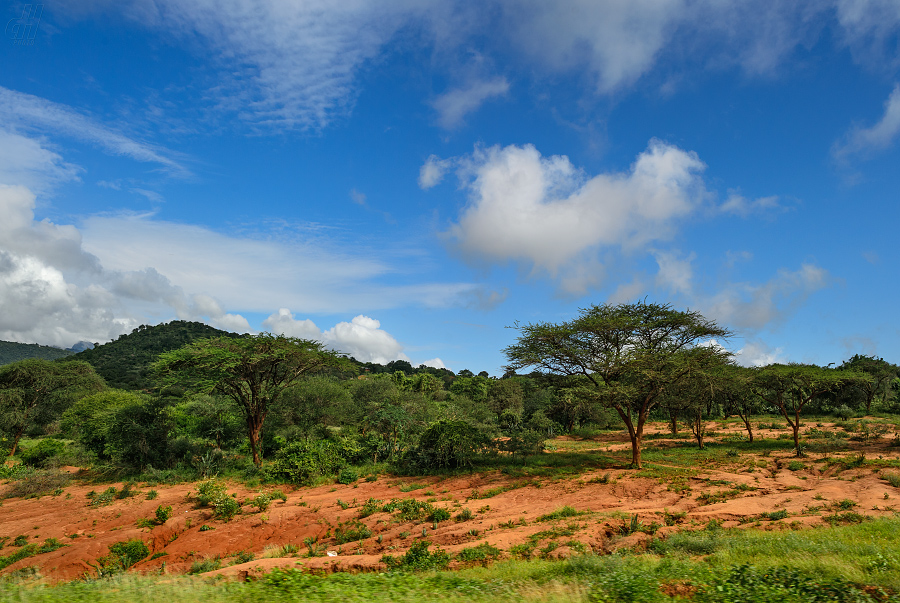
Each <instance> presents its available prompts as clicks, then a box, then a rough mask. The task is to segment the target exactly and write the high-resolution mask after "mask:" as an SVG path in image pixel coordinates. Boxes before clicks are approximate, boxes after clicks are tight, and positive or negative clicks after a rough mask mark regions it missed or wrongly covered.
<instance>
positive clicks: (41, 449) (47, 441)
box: [21, 438, 66, 467]
mask: <svg viewBox="0 0 900 603" xmlns="http://www.w3.org/2000/svg"><path fill="white" fill-rule="evenodd" d="M65 448H66V444H65V442H62V441H60V440H57V439H55V438H44V439H43V440H41V441H40V442H38V443H37V444H35V445H34V446H32V447H30V448H27V449H25V450H23V451H22V454H21V456H22V462H23V463H25V464H26V465H30V466H32V467H46V466H47V464H48V463H49V461H51V460H52V459H53V458H54V457H57V456H59V455H61V454H62V453H63V451H64V450H65Z"/></svg>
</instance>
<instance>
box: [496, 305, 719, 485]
mask: <svg viewBox="0 0 900 603" xmlns="http://www.w3.org/2000/svg"><path fill="white" fill-rule="evenodd" d="M513 328H515V329H517V330H518V331H519V332H520V333H521V335H520V337H519V339H518V341H517V342H516V343H515V344H513V345H511V346H509V347H508V348H506V349H505V350H504V352H505V353H506V357H507V358H508V359H509V362H510V364H509V365H508V367H507V369H508V370H519V369H523V368H526V367H535V368H537V370H539V371H542V372H544V373H545V374H549V375H562V376H568V377H578V378H580V379H581V380H582V381H586V382H588V383H589V384H590V385H591V386H592V389H593V390H594V392H595V394H596V397H597V400H598V402H599V403H601V404H603V405H605V406H608V407H610V408H613V409H615V411H616V412H617V413H618V414H619V416H620V417H621V418H622V421H624V423H625V426H626V427H627V428H628V436H629V438H630V439H631V456H632V466H633V467H638V468H639V467H640V466H641V440H642V438H643V434H644V424H645V423H646V421H647V417H648V415H649V413H650V410H651V409H652V408H653V407H654V406H655V405H656V404H657V403H658V402H659V399H660V395H661V394H662V393H663V392H664V391H665V390H666V388H669V387H673V386H674V385H676V384H678V383H679V382H680V381H681V380H683V379H685V378H687V377H688V376H689V375H690V374H691V373H693V372H696V371H701V370H706V369H708V368H710V367H712V366H716V365H720V364H721V363H722V362H723V361H724V360H727V358H728V357H729V356H730V353H729V352H727V351H726V350H724V349H723V348H721V347H720V346H719V345H716V344H715V343H714V341H713V340H721V339H726V338H728V337H729V336H730V335H731V332H730V331H729V330H728V329H725V328H723V327H720V326H719V325H717V324H716V323H715V322H714V321H712V320H708V319H706V318H704V317H703V316H702V315H701V314H700V313H699V312H692V311H690V310H686V311H680V310H675V309H673V308H672V307H671V306H670V305H669V304H654V303H646V302H638V303H633V304H619V305H610V304H603V305H594V306H591V307H590V308H585V309H582V310H580V312H579V316H578V317H577V318H575V319H573V320H570V321H568V322H562V323H534V324H528V325H519V324H516V325H515V326H514V327H513Z"/></svg>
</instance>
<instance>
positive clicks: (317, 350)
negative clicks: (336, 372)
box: [153, 333, 344, 467]
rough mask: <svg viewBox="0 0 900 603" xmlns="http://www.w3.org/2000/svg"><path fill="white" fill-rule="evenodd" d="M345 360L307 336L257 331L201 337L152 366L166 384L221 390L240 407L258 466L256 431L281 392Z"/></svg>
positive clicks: (212, 391) (255, 462)
mask: <svg viewBox="0 0 900 603" xmlns="http://www.w3.org/2000/svg"><path fill="white" fill-rule="evenodd" d="M343 364H344V361H343V358H342V357H340V356H338V355H337V353H335V352H333V351H329V350H325V349H324V348H323V346H322V344H320V343H318V342H316V341H310V340H307V339H298V338H296V337H285V336H282V335H272V334H271V333H260V334H259V335H255V336H253V337H242V338H230V337H215V338H212V339H202V340H199V341H195V342H193V343H191V344H189V345H186V346H184V347H183V348H181V349H179V350H175V351H173V352H167V353H164V354H160V356H159V360H157V361H156V362H155V363H154V364H153V369H154V371H155V372H156V375H157V377H158V379H159V381H160V382H161V383H162V384H164V385H179V386H183V387H187V388H189V389H193V390H195V391H199V392H205V393H214V392H215V393H219V394H222V395H224V396H226V397H228V398H230V399H231V400H232V402H234V403H235V404H236V405H237V407H238V408H239V409H240V411H241V413H242V414H243V417H244V422H245V424H246V427H247V437H248V439H249V441H250V450H251V451H252V453H253V462H254V464H256V466H257V467H259V466H260V465H261V464H262V457H261V454H260V431H261V430H262V427H263V423H264V422H265V420H266V416H267V415H268V413H269V411H270V410H271V408H272V406H273V405H274V404H276V403H277V402H278V400H279V397H280V396H281V394H282V393H283V392H284V390H285V389H286V388H287V387H289V386H290V385H292V384H293V383H296V382H297V381H298V380H300V379H302V378H303V377H304V376H306V375H309V374H311V373H314V372H316V371H320V370H322V369H324V368H326V367H329V366H341V365H343Z"/></svg>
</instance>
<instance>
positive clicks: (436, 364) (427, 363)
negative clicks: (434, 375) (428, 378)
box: [419, 358, 447, 369]
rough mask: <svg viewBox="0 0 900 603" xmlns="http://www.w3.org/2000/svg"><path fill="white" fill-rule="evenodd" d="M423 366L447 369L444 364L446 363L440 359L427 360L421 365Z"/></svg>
mask: <svg viewBox="0 0 900 603" xmlns="http://www.w3.org/2000/svg"><path fill="white" fill-rule="evenodd" d="M423 364H424V365H425V366H430V367H432V368H438V369H442V368H447V366H446V365H445V364H444V361H443V360H441V359H440V358H432V359H431V360H425V361H423V362H420V363H419V365H420V366H421V365H423Z"/></svg>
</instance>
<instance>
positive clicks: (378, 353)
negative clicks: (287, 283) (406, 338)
mask: <svg viewBox="0 0 900 603" xmlns="http://www.w3.org/2000/svg"><path fill="white" fill-rule="evenodd" d="M263 327H265V328H266V329H268V330H270V331H271V332H273V333H279V334H283V335H288V336H290V337H301V338H304V339H313V340H316V341H321V342H322V343H323V344H325V346H326V347H329V348H331V349H334V350H336V351H338V352H343V353H345V354H349V355H350V356H353V357H354V358H356V359H357V360H359V361H361V362H376V363H378V364H387V363H388V362H391V361H392V360H406V361H407V362H409V357H408V356H407V355H406V354H404V353H403V346H402V345H401V344H400V342H398V341H397V340H396V339H395V338H394V336H393V335H391V334H390V333H388V332H387V331H385V330H383V329H382V328H381V323H380V322H379V321H377V320H375V319H374V318H370V317H368V316H364V315H362V314H360V315H359V316H356V317H354V318H353V319H352V320H351V321H350V322H339V323H338V324H336V325H335V326H333V327H332V328H330V329H328V330H327V331H321V330H319V328H318V327H317V326H316V325H315V323H314V322H312V321H311V320H309V319H308V318H307V319H303V320H298V319H296V318H294V315H293V313H291V311H290V310H288V309H287V308H281V309H280V310H279V311H278V312H276V313H274V314H272V315H271V316H269V317H268V318H267V319H266V320H265V321H263ZM435 360H437V361H438V362H440V359H435ZM427 362H434V360H430V361H427ZM429 366H432V365H429Z"/></svg>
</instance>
